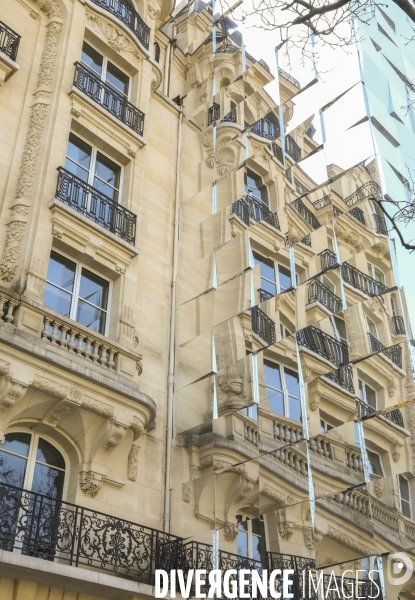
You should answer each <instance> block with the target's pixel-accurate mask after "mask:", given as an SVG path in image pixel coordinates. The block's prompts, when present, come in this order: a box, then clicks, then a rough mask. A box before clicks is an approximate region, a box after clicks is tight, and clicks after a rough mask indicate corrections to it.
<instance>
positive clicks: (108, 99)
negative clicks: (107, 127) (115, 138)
mask: <svg viewBox="0 0 415 600" xmlns="http://www.w3.org/2000/svg"><path fill="white" fill-rule="evenodd" d="M73 84H74V86H75V87H76V88H77V89H78V90H80V91H81V92H83V93H84V94H85V95H86V96H88V98H91V100H93V101H94V102H96V103H97V104H99V105H100V106H102V107H103V108H105V110H106V111H108V112H109V113H110V114H111V115H113V116H114V117H115V118H116V119H119V120H120V121H121V122H122V123H124V125H127V127H129V128H130V129H132V130H133V131H135V132H136V133H138V134H139V135H143V133H144V113H142V112H141V110H138V108H136V107H135V106H133V104H131V102H128V100H127V99H126V98H125V96H123V94H121V93H120V92H118V91H117V90H116V89H115V88H114V87H113V86H112V85H110V84H108V83H104V82H103V81H102V80H101V78H100V77H99V76H98V75H97V74H96V73H95V72H94V71H93V70H92V69H89V68H88V67H86V66H85V65H83V64H82V63H79V62H76V63H75V76H74V81H73Z"/></svg>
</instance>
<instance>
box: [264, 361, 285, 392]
mask: <svg viewBox="0 0 415 600" xmlns="http://www.w3.org/2000/svg"><path fill="white" fill-rule="evenodd" d="M264 375H265V381H266V384H267V385H269V386H271V387H273V388H275V389H277V390H281V389H282V385H281V374H280V367H279V365H277V364H275V363H272V362H269V361H267V360H264Z"/></svg>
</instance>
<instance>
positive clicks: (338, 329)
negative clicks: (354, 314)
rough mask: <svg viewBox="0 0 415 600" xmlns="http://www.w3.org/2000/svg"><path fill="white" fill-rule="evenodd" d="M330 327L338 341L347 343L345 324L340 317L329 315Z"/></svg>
mask: <svg viewBox="0 0 415 600" xmlns="http://www.w3.org/2000/svg"><path fill="white" fill-rule="evenodd" d="M330 323H331V329H332V331H333V335H334V337H335V338H336V340H337V341H338V342H344V343H345V344H346V345H347V333H346V324H345V322H344V320H343V319H341V318H340V317H330Z"/></svg>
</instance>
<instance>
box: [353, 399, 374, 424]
mask: <svg viewBox="0 0 415 600" xmlns="http://www.w3.org/2000/svg"><path fill="white" fill-rule="evenodd" d="M356 409H357V418H358V419H359V421H362V420H363V419H366V418H367V417H370V415H372V414H373V413H375V412H376V408H373V406H370V404H368V403H367V402H365V401H364V400H360V399H359V398H356Z"/></svg>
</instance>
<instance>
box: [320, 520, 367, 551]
mask: <svg viewBox="0 0 415 600" xmlns="http://www.w3.org/2000/svg"><path fill="white" fill-rule="evenodd" d="M326 535H327V537H329V538H331V539H332V540H335V541H336V542H339V544H342V545H343V546H346V547H347V548H350V549H351V550H353V551H354V552H358V553H359V554H361V555H362V556H372V555H373V548H371V547H370V546H365V544H362V543H361V542H358V541H357V540H356V539H355V538H352V537H351V536H350V535H347V534H346V533H343V532H342V531H339V530H338V529H335V528H334V527H332V526H331V525H329V528H328V532H327V533H326Z"/></svg>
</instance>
